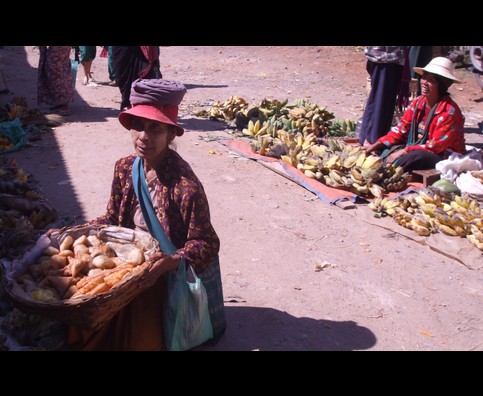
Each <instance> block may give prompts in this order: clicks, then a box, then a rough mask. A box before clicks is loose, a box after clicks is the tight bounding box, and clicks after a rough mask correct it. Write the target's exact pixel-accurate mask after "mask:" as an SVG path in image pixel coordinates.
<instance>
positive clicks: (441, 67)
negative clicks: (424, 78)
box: [413, 56, 461, 83]
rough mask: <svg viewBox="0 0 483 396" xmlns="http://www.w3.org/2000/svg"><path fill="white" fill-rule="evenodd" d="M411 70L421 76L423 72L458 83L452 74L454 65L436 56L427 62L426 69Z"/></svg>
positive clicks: (414, 68) (446, 59)
mask: <svg viewBox="0 0 483 396" xmlns="http://www.w3.org/2000/svg"><path fill="white" fill-rule="evenodd" d="M413 70H414V71H415V72H416V73H418V74H421V75H422V74H423V73H424V72H428V73H432V74H437V75H438V76H442V77H446V78H449V79H450V80H453V81H454V82H456V83H460V82H461V81H460V80H458V79H457V78H456V77H455V75H454V74H453V73H454V64H453V62H451V60H449V59H448V58H444V57H442V56H438V57H436V58H434V59H432V60H431V62H429V63H428V64H427V65H426V67H413Z"/></svg>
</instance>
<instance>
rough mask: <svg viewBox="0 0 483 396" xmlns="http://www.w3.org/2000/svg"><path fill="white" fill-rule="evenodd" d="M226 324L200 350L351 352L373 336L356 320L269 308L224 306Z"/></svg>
mask: <svg viewBox="0 0 483 396" xmlns="http://www.w3.org/2000/svg"><path fill="white" fill-rule="evenodd" d="M225 309H226V317H227V322H228V327H227V330H226V332H225V334H224V335H223V337H222V338H221V339H220V340H219V341H218V343H217V344H216V345H215V346H203V347H199V348H197V350H199V351H217V350H219V351H252V350H260V351H354V350H364V349H370V348H371V347H373V346H374V345H375V344H376V341H377V339H376V336H375V335H374V333H373V332H372V331H370V330H369V329H367V328H366V327H362V326H359V325H358V324H357V323H356V322H353V321H346V322H336V321H332V320H317V319H311V318H306V317H302V318H297V317H295V316H292V315H289V314H288V313H286V312H283V311H278V310H276V309H272V308H257V307H238V306H225Z"/></svg>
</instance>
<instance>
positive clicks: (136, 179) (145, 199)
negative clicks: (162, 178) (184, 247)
mask: <svg viewBox="0 0 483 396" xmlns="http://www.w3.org/2000/svg"><path fill="white" fill-rule="evenodd" d="M132 181H133V186H134V192H135V193H136V196H137V199H138V201H139V206H140V207H141V210H142V212H143V217H144V221H145V222H146V225H147V226H148V228H149V232H150V233H151V235H153V236H154V237H155V238H156V239H157V240H158V242H159V247H160V248H161V250H162V251H163V252H164V253H167V254H173V253H174V252H176V250H177V249H176V247H175V246H174V245H173V244H172V243H171V241H170V240H169V239H168V237H167V235H166V233H165V232H164V230H163V227H162V226H161V223H160V222H159V220H158V218H157V217H156V213H155V212H154V208H153V203H152V201H151V196H150V195H149V190H148V185H147V183H146V178H145V176H144V166H143V161H142V159H141V158H140V157H137V158H136V159H135V161H134V164H133V167H132Z"/></svg>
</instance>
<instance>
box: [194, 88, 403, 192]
mask: <svg viewBox="0 0 483 396" xmlns="http://www.w3.org/2000/svg"><path fill="white" fill-rule="evenodd" d="M196 115H197V116H200V117H211V118H215V119H224V120H228V121H231V120H234V122H235V124H236V126H237V127H238V128H239V129H241V130H242V133H243V135H245V136H247V137H248V138H250V145H251V147H252V150H253V151H254V152H255V153H258V154H260V155H263V156H268V157H273V158H279V159H281V160H282V161H284V162H285V163H287V164H289V165H291V166H293V167H295V168H297V169H299V170H301V171H302V172H304V174H305V176H307V177H310V178H312V179H316V180H317V181H319V182H321V183H323V184H325V185H327V186H329V187H332V188H338V189H344V190H347V191H351V192H353V193H354V194H356V195H359V196H363V197H366V196H374V197H381V196H383V195H384V194H387V193H389V192H398V191H403V190H404V189H406V188H407V185H408V183H409V182H410V180H411V175H410V174H409V173H405V172H404V171H403V169H402V168H401V167H396V166H394V165H385V164H384V163H383V161H382V159H381V158H380V157H378V156H375V155H366V153H365V152H364V151H363V150H361V148H360V146H357V145H351V144H347V143H344V141H343V140H342V139H339V138H338V137H341V136H346V137H347V136H351V134H352V135H353V132H354V131H355V129H356V123H355V122H354V121H352V120H349V119H334V115H333V113H331V112H329V111H328V110H327V109H326V108H325V107H320V106H319V105H317V104H314V103H310V102H309V101H308V100H306V99H297V100H296V101H295V102H293V103H290V104H289V103H288V100H285V101H283V102H281V101H279V100H276V99H274V100H267V99H265V100H263V101H262V102H261V104H260V105H258V106H255V107H251V108H249V106H248V104H247V102H246V101H245V100H244V99H242V98H239V97H236V96H234V97H232V98H230V99H229V100H228V101H226V102H224V103H219V102H217V103H215V104H214V105H213V106H212V107H211V108H210V109H209V110H203V111H201V112H198V113H196Z"/></svg>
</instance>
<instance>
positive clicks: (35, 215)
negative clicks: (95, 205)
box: [0, 157, 58, 259]
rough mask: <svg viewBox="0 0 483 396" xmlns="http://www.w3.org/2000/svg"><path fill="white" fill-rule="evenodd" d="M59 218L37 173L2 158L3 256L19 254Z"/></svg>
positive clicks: (0, 222) (0, 250) (0, 219)
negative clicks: (28, 172)
mask: <svg viewBox="0 0 483 396" xmlns="http://www.w3.org/2000/svg"><path fill="white" fill-rule="evenodd" d="M57 217H58V216H57V211H56V210H55V209H54V208H53V207H52V206H51V205H50V204H49V203H48V202H47V201H46V200H45V199H44V197H43V194H42V193H41V191H40V189H39V187H38V183H37V182H36V181H35V180H34V178H33V176H32V175H30V174H27V173H26V172H25V171H24V170H22V169H21V168H19V167H18V166H17V163H16V161H15V159H8V158H4V157H0V258H1V257H6V258H10V259H14V258H17V257H19V256H20V255H21V254H22V253H23V252H24V251H25V250H26V249H28V247H30V246H33V244H34V243H35V241H36V240H37V239H38V237H39V236H40V235H41V234H42V233H43V232H44V230H45V229H46V228H48V227H49V226H50V225H52V223H54V222H55V221H56V220H57Z"/></svg>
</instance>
